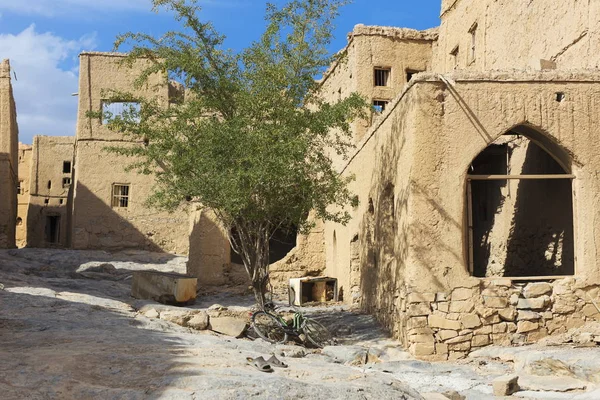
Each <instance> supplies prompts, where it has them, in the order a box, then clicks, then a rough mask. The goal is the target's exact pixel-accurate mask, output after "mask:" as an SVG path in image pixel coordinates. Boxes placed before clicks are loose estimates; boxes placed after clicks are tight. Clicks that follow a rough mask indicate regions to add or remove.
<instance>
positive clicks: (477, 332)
mask: <svg viewBox="0 0 600 400" xmlns="http://www.w3.org/2000/svg"><path fill="white" fill-rule="evenodd" d="M473 333H474V334H475V335H489V334H490V333H492V325H485V326H482V327H481V328H477V329H475V330H474V331H473Z"/></svg>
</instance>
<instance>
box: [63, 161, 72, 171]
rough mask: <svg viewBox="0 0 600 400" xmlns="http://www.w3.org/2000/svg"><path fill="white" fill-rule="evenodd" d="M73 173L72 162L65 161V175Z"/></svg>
mask: <svg viewBox="0 0 600 400" xmlns="http://www.w3.org/2000/svg"><path fill="white" fill-rule="evenodd" d="M70 173H71V161H63V174H70Z"/></svg>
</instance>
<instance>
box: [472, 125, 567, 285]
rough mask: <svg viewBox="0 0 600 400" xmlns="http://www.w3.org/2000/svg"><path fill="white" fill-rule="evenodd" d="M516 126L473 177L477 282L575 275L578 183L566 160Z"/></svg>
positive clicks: (482, 157)
mask: <svg viewBox="0 0 600 400" xmlns="http://www.w3.org/2000/svg"><path fill="white" fill-rule="evenodd" d="M530 131H532V129H531V128H529V127H527V128H526V129H525V130H523V129H521V130H519V128H515V129H513V130H511V131H510V132H508V133H507V134H505V135H503V136H502V137H500V138H499V139H498V140H496V141H495V142H494V143H492V144H490V145H489V146H488V147H487V148H485V149H484V150H483V151H482V152H481V153H480V154H479V155H478V156H477V157H475V159H474V160H473V162H472V163H471V165H470V167H469V172H468V175H467V208H468V210H467V212H468V243H469V253H468V256H469V270H470V272H471V274H472V275H474V276H477V277H495V276H504V277H511V278H513V279H516V280H518V279H523V280H526V279H545V278H555V277H557V276H569V275H573V274H574V273H575V256H574V228H573V221H574V218H573V185H572V180H573V179H574V178H575V176H574V175H572V174H571V173H570V171H569V167H568V164H567V163H566V162H565V160H566V159H567V157H566V156H564V155H561V154H559V155H558V156H557V155H556V154H555V153H551V150H550V149H551V148H552V147H553V146H555V145H553V144H551V143H549V144H548V145H545V144H544V143H543V142H541V141H539V140H535V139H540V138H541V137H542V136H541V135H539V133H538V134H537V135H539V136H537V135H535V134H534V135H532V136H536V137H535V139H534V137H532V136H526V135H523V134H521V133H523V132H527V133H530Z"/></svg>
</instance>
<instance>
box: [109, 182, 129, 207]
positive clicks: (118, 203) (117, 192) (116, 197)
mask: <svg viewBox="0 0 600 400" xmlns="http://www.w3.org/2000/svg"><path fill="white" fill-rule="evenodd" d="M112 206H113V208H127V207H129V184H121V183H119V184H117V183H115V184H113V186H112Z"/></svg>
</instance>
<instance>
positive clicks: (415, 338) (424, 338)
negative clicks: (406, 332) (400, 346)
mask: <svg viewBox="0 0 600 400" xmlns="http://www.w3.org/2000/svg"><path fill="white" fill-rule="evenodd" d="M408 341H409V342H411V343H435V339H434V338H433V334H431V335H410V336H409V337H408Z"/></svg>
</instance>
